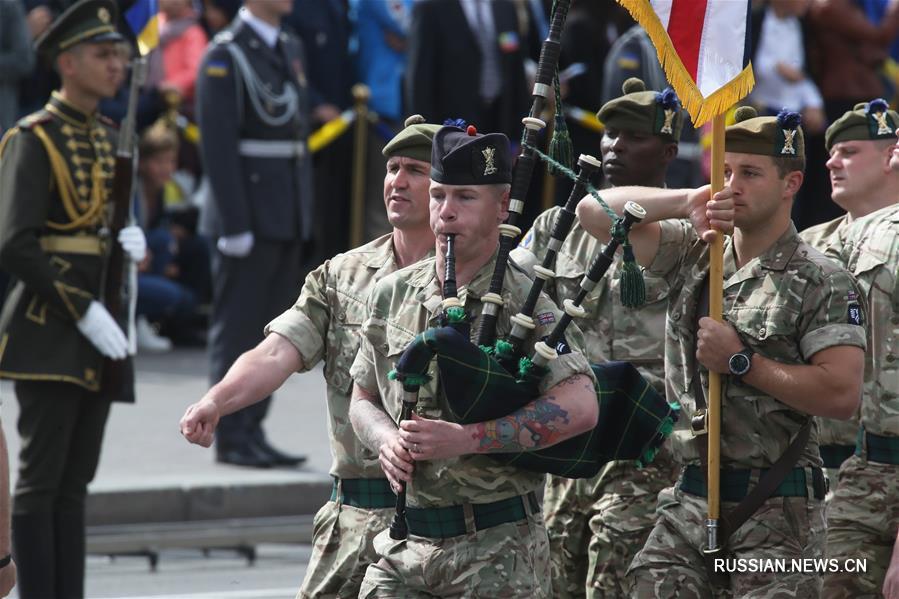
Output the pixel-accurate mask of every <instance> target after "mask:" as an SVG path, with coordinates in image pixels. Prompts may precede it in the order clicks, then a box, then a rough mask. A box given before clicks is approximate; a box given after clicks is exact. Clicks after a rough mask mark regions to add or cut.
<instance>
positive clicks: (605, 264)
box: [533, 202, 646, 366]
mask: <svg viewBox="0 0 899 599" xmlns="http://www.w3.org/2000/svg"><path fill="white" fill-rule="evenodd" d="M645 217H646V211H645V210H643V207H642V206H640V205H639V204H637V203H635V202H628V203H627V204H625V206H624V217H623V218H621V219H619V220H618V222H616V223H615V224H614V225H613V228H616V229H619V228H620V229H621V231H620V234H615V235H613V236H612V239H611V240H610V241H609V243H608V245H606V247H605V248H604V249H603V251H602V252H601V253H600V254H599V255H597V256H596V258H594V259H593V262H592V263H591V264H590V268H589V269H588V270H587V274H586V275H584V278H583V279H582V280H581V286H580V287H581V288H580V290H578V294H577V297H575V298H574V300H573V301H572V300H571V298H568V299H566V300H565V301H564V302H563V306H564V309H565V314H563V315H562V318H560V319H559V322H558V323H557V324H556V326H555V327H554V328H553V330H552V332H551V333H550V334H549V337H547V338H546V341H539V342H537V343H536V344H535V345H534V357H533V363H534V364H535V365H537V366H546V364H547V363H549V361H550V360H553V359H555V358H556V357H557V353H556V346H557V345H558V344H559V341H561V340H562V336H563V335H564V334H565V329H566V328H567V327H568V325H569V323H571V321H572V320H573V319H575V318H583V317H584V316H586V311H585V310H584V309H583V308H582V307H581V304H582V303H583V302H584V298H586V297H587V294H588V293H590V292H591V291H592V290H593V288H594V287H596V285H597V283H599V281H600V280H602V277H603V276H604V275H605V274H606V272H607V271H608V270H609V267H610V266H611V265H612V262H613V261H614V260H615V252H616V251H617V250H618V246H619V245H620V243H621V242H620V239H622V238H623V237H624V236H625V235H626V234H627V232H628V231H630V229H631V227H632V226H633V225H634V224H636V223H639V222H640V221H641V220H643V219H644V218H645Z"/></svg>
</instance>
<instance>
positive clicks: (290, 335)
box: [265, 261, 331, 372]
mask: <svg viewBox="0 0 899 599" xmlns="http://www.w3.org/2000/svg"><path fill="white" fill-rule="evenodd" d="M329 266H330V261H326V262H325V263H324V264H322V265H321V266H319V267H318V268H316V269H315V270H313V271H312V272H310V273H309V274H308V275H307V276H306V282H305V283H303V290H302V291H301V292H300V297H299V298H298V299H297V301H296V303H295V304H294V305H293V306H291V307H290V308H288V309H287V310H285V311H284V313H283V314H281V315H280V316H278V317H276V318H275V319H274V320H272V321H271V322H270V323H268V325H266V327H265V334H266V335H268V334H269V333H278V334H279V335H281V336H283V337H285V338H286V339H287V340H288V341H290V342H291V343H292V344H293V346H294V347H295V348H296V349H297V351H298V352H300V356H301V357H302V358H303V368H302V370H300V372H305V371H307V370H310V369H312V367H313V366H315V365H316V364H317V363H318V361H319V360H321V359H322V358H323V357H324V355H325V339H326V337H327V335H328V327H329V326H330V323H331V308H330V306H329V305H328V295H327V289H328V285H327V279H328V271H329Z"/></svg>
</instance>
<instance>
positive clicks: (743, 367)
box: [728, 354, 749, 376]
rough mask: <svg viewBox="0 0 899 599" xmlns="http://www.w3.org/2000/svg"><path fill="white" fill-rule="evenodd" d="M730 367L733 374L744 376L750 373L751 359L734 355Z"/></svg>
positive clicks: (741, 355)
mask: <svg viewBox="0 0 899 599" xmlns="http://www.w3.org/2000/svg"><path fill="white" fill-rule="evenodd" d="M728 366H730V371H731V372H732V373H733V374H735V375H737V376H742V375H744V374H746V373H747V372H748V371H749V358H747V357H746V356H744V355H743V354H734V355H732V356H731V357H730V363H729V364H728Z"/></svg>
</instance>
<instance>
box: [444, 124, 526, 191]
mask: <svg viewBox="0 0 899 599" xmlns="http://www.w3.org/2000/svg"><path fill="white" fill-rule="evenodd" d="M431 179H433V180H434V181H436V182H438V183H446V184H447V185H491V184H494V183H511V182H512V148H511V146H510V145H509V138H508V137H506V136H505V135H503V134H502V133H487V134H481V133H478V132H477V130H476V129H475V128H474V127H473V126H471V125H469V126H468V128H467V129H466V130H465V131H463V130H462V129H460V128H459V127H456V126H453V125H450V126H444V127H441V128H440V130H439V131H437V133H436V135H434V144H433V146H432V148H431Z"/></svg>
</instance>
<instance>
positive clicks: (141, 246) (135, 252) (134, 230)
mask: <svg viewBox="0 0 899 599" xmlns="http://www.w3.org/2000/svg"><path fill="white" fill-rule="evenodd" d="M119 243H121V244H122V249H123V250H125V253H126V254H128V257H129V258H131V261H132V262H140V261H141V260H143V259H144V258H146V256H147V238H146V236H145V235H144V232H143V231H142V230H141V228H140V227H136V226H134V225H132V226H130V227H125V228H124V229H122V230H121V231H119Z"/></svg>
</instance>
